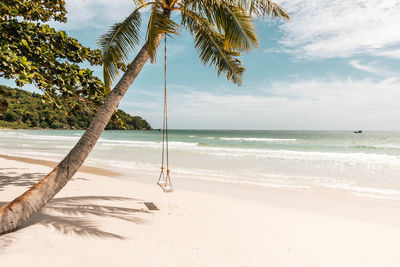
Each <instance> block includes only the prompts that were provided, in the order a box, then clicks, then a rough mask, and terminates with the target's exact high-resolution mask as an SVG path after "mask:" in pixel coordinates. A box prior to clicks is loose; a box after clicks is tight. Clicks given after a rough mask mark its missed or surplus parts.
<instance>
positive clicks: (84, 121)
mask: <svg viewBox="0 0 400 267" xmlns="http://www.w3.org/2000/svg"><path fill="white" fill-rule="evenodd" d="M56 101H57V102H58V104H59V105H60V106H61V108H55V107H53V106H52V105H51V104H50V103H47V102H44V101H42V96H41V95H40V94H37V93H31V92H28V91H25V90H22V89H13V88H9V87H7V86H2V85H0V127H7V128H51V129H86V128H87V127H88V126H89V123H90V122H91V120H92V118H93V114H91V113H88V112H86V111H85V110H84V109H83V107H82V106H81V105H76V106H75V107H74V109H72V110H71V109H67V108H66V105H65V103H64V101H65V100H63V99H61V98H59V99H57V100H56ZM106 129H109V130H121V129H124V130H149V129H151V126H150V124H149V123H148V122H147V121H146V120H144V119H143V118H141V117H139V116H131V115H129V114H127V113H125V112H124V111H122V110H117V111H116V112H115V114H114V116H113V117H112V119H111V121H110V122H109V123H108V125H107V127H106Z"/></svg>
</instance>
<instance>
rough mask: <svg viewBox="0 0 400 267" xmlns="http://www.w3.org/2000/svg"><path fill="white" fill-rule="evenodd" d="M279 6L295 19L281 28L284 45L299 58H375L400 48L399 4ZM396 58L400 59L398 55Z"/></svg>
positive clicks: (347, 0) (342, 0) (284, 0)
mask: <svg viewBox="0 0 400 267" xmlns="http://www.w3.org/2000/svg"><path fill="white" fill-rule="evenodd" d="M277 3H279V4H280V5H281V6H282V7H283V8H285V9H286V10H287V11H288V12H289V15H290V16H291V18H292V20H291V21H290V22H288V23H283V24H282V26H281V27H280V28H281V30H282V31H283V33H284V37H283V39H282V40H281V42H282V44H284V45H285V46H287V47H290V48H292V49H293V51H292V52H294V53H295V54H296V55H297V56H298V57H304V58H308V59H315V58H316V59H323V58H334V57H342V58H347V57H352V56H354V55H359V54H371V55H374V54H376V53H380V52H381V51H384V50H387V49H388V48H389V47H392V48H393V47H394V46H399V45H400V31H399V29H398V27H399V25H400V16H399V14H400V1H398V0H381V1H376V0H335V1H321V0H290V1H289V0H278V1H277ZM386 55H387V56H391V53H390V52H387V53H386ZM395 55H396V56H398V55H399V53H398V51H396V53H395Z"/></svg>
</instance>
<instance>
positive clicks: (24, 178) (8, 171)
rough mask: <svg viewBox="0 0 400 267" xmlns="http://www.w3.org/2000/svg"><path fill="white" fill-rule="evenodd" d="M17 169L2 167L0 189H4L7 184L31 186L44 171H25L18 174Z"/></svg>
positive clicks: (0, 170)
mask: <svg viewBox="0 0 400 267" xmlns="http://www.w3.org/2000/svg"><path fill="white" fill-rule="evenodd" d="M14 170H17V169H13V168H0V191H4V188H6V187H7V186H24V187H31V186H33V185H34V184H36V183H37V182H38V181H39V180H40V178H42V177H44V176H45V174H44V173H23V174H17V172H16V171H14Z"/></svg>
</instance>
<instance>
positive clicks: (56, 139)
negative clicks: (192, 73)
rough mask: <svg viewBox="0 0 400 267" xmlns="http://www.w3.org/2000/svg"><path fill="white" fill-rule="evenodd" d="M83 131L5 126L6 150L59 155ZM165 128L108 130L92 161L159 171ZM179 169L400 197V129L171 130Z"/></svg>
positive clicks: (2, 144)
mask: <svg viewBox="0 0 400 267" xmlns="http://www.w3.org/2000/svg"><path fill="white" fill-rule="evenodd" d="M82 133H83V131H79V130H2V131H0V153H1V154H9V155H16V156H25V157H33V158H40V159H47V160H53V161H54V160H60V159H62V158H63V156H64V155H66V153H67V152H68V151H69V150H70V149H71V148H72V147H73V145H74V144H75V143H76V141H77V140H78V139H79V137H80V136H81V135H82ZM161 140H162V135H161V132H159V131H147V132H141V131H106V132H104V133H103V134H102V136H101V138H100V140H99V142H98V143H97V145H96V146H95V148H94V150H93V152H92V154H91V155H90V156H89V158H88V159H87V164H89V165H93V166H101V167H109V168H112V169H114V170H118V171H119V172H123V173H125V174H129V173H130V172H133V171H135V170H146V171H147V170H152V171H156V172H157V171H158V170H159V168H160V162H161ZM169 140H170V142H169V151H170V166H171V169H172V171H173V172H175V173H182V174H187V175H191V176H193V177H195V178H198V179H212V180H219V181H226V182H237V183H251V184H258V185H263V186H271V187H282V188H305V189H313V188H327V189H335V190H345V191H348V192H351V193H354V194H358V195H364V196H370V197H379V198H389V199H400V175H399V174H400V132H364V133H361V134H354V133H353V132H352V131H226V130H219V131H216V130H171V131H170V132H169Z"/></svg>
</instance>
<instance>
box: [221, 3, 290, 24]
mask: <svg viewBox="0 0 400 267" xmlns="http://www.w3.org/2000/svg"><path fill="white" fill-rule="evenodd" d="M227 1H229V2H231V3H232V4H234V5H237V6H240V7H242V8H243V9H245V10H247V11H248V12H249V13H250V14H254V15H256V16H257V17H267V16H272V17H275V18H278V19H285V20H290V17H289V15H288V13H286V11H285V10H283V9H282V8H281V7H280V6H279V5H277V4H275V3H274V2H272V1H270V0H227Z"/></svg>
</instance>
